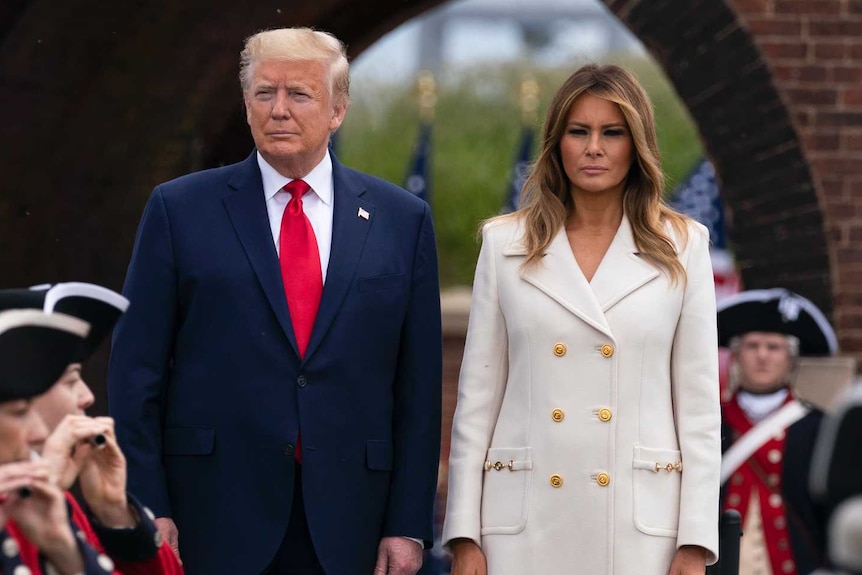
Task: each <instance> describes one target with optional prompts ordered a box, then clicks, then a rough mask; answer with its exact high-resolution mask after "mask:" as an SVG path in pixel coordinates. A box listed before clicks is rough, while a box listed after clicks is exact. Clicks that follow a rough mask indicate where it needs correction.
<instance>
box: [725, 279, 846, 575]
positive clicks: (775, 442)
mask: <svg viewBox="0 0 862 575" xmlns="http://www.w3.org/2000/svg"><path fill="white" fill-rule="evenodd" d="M718 336H719V345H721V346H727V347H729V348H730V349H731V351H732V354H733V355H732V359H731V362H732V363H731V367H730V370H731V371H730V383H729V386H730V389H729V391H730V393H731V394H732V395H731V397H730V398H729V399H728V401H726V402H725V403H724V404H723V406H722V451H723V453H724V456H723V460H722V468H721V472H722V476H721V478H722V483H723V486H722V508H723V509H724V510H727V509H735V510H737V511H739V513H740V514H741V515H742V532H743V534H744V535H743V537H742V540H741V543H740V570H739V573H740V575H754V574H763V575H770V574H772V575H805V574H807V573H811V572H812V571H814V570H815V569H817V568H818V567H820V566H822V565H823V564H824V561H825V549H826V547H825V537H826V530H825V526H826V511H825V509H824V508H823V507H822V506H818V505H817V504H815V503H814V502H813V501H812V499H811V497H810V495H809V490H808V476H809V469H810V466H811V455H812V452H813V449H814V443H815V439H816V436H817V431H818V428H819V426H820V421H821V419H822V415H823V414H822V412H820V411H819V410H817V409H815V408H813V407H812V406H811V405H808V404H806V403H804V402H802V401H800V400H799V399H798V398H797V397H796V396H795V393H794V390H793V388H792V387H791V381H792V375H793V371H794V368H795V365H796V360H797V357H799V356H800V355H804V356H811V355H833V354H834V353H835V352H836V349H837V343H836V338H835V333H834V331H833V330H832V327H831V326H830V325H829V322H828V321H827V320H826V318H825V317H824V316H823V313H822V312H821V311H820V310H819V309H818V308H817V307H816V306H815V305H814V304H813V303H812V302H810V301H809V300H807V299H805V298H804V297H802V296H799V295H798V294H795V293H792V292H790V291H788V290H785V289H768V290H750V291H746V292H742V293H740V294H737V295H735V296H731V297H729V298H727V299H724V300H722V301H721V302H720V303H719V305H718Z"/></svg>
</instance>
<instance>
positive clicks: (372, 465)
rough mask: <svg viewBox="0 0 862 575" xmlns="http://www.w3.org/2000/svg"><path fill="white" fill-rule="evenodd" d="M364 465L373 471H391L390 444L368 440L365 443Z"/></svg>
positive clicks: (389, 442)
mask: <svg viewBox="0 0 862 575" xmlns="http://www.w3.org/2000/svg"><path fill="white" fill-rule="evenodd" d="M365 464H366V465H367V466H368V469H374V470H375V471H392V442H391V441H377V440H369V441H367V442H366V443H365Z"/></svg>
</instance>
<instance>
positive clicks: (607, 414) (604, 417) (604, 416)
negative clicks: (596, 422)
mask: <svg viewBox="0 0 862 575" xmlns="http://www.w3.org/2000/svg"><path fill="white" fill-rule="evenodd" d="M613 416H614V414H613V413H612V412H611V410H610V409H608V408H607V407H603V408H601V409H600V410H599V419H600V420H601V421H604V422H605V423H607V422H608V421H610V420H611V418H612V417H613Z"/></svg>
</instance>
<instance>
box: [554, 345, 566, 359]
mask: <svg viewBox="0 0 862 575" xmlns="http://www.w3.org/2000/svg"><path fill="white" fill-rule="evenodd" d="M554 355H556V356H557V357H563V356H564V355H566V344H564V343H555V344H554Z"/></svg>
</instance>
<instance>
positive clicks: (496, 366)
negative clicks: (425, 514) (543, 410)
mask: <svg viewBox="0 0 862 575" xmlns="http://www.w3.org/2000/svg"><path fill="white" fill-rule="evenodd" d="M493 233H494V226H493V224H492V225H490V226H489V225H486V226H485V228H484V229H483V230H482V249H481V250H480V252H479V261H478V263H477V264H476V275H475V278H474V281H473V298H472V303H471V306H470V321H469V324H468V327H467V340H466V345H465V348H464V359H463V361H462V363H461V375H460V378H459V380H458V403H457V405H456V409H455V416H454V420H453V422H452V444H451V448H450V455H449V491H448V499H447V505H446V519H445V522H444V525H443V544H444V545H449V543H451V542H452V540H453V539H458V538H466V539H472V540H473V541H475V542H476V543H477V544H481V504H482V483H483V474H484V470H483V464H484V461H485V457H486V454H487V451H488V447H489V445H490V443H491V438H492V436H493V433H494V427H495V425H496V422H497V417H498V416H499V413H500V408H501V406H502V403H503V393H504V391H505V388H506V379H507V377H508V336H507V332H506V322H505V319H504V317H503V312H502V309H501V307H500V298H499V294H498V291H497V269H496V258H497V250H496V248H495V246H494V241H493Z"/></svg>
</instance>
